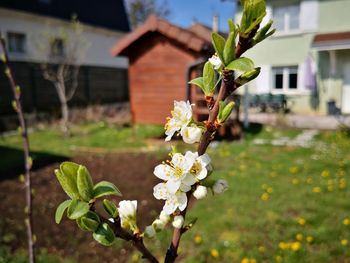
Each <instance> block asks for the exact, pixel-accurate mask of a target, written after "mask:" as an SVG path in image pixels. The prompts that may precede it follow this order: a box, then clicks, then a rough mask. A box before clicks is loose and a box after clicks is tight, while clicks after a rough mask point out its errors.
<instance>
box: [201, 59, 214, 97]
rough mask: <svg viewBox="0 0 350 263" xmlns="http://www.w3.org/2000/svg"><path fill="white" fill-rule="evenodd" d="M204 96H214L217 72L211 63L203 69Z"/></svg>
mask: <svg viewBox="0 0 350 263" xmlns="http://www.w3.org/2000/svg"><path fill="white" fill-rule="evenodd" d="M203 83H204V94H205V95H206V96H212V95H213V94H214V90H215V71H214V67H213V65H212V64H211V63H210V62H206V63H205V65H204V69H203Z"/></svg>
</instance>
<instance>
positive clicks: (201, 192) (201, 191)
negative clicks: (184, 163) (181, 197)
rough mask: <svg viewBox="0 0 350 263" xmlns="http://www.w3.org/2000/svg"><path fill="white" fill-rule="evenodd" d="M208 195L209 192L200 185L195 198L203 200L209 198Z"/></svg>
mask: <svg viewBox="0 0 350 263" xmlns="http://www.w3.org/2000/svg"><path fill="white" fill-rule="evenodd" d="M207 194H208V190H207V188H206V187H205V186H203V185H198V186H197V188H196V190H195V191H194V192H193V196H194V197H195V198H196V199H203V198H204V197H206V196H207Z"/></svg>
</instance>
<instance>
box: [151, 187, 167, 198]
mask: <svg viewBox="0 0 350 263" xmlns="http://www.w3.org/2000/svg"><path fill="white" fill-rule="evenodd" d="M153 195H154V197H155V198H156V199H158V200H166V199H167V198H168V196H169V192H168V188H167V187H166V185H165V183H159V184H157V185H156V186H155V187H153Z"/></svg>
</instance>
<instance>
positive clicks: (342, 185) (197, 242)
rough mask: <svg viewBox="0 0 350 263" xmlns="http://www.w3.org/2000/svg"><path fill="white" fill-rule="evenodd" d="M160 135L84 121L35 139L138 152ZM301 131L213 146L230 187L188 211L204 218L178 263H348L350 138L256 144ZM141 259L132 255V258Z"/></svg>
mask: <svg viewBox="0 0 350 263" xmlns="http://www.w3.org/2000/svg"><path fill="white" fill-rule="evenodd" d="M162 132H163V131H162V129H161V128H160V127H154V126H141V127H137V128H136V129H134V130H133V129H131V128H115V127H108V126H106V125H105V124H103V123H101V124H86V125H82V126H80V128H79V129H76V130H75V131H74V136H73V137H71V138H68V139H64V138H63V137H62V136H61V134H60V132H59V131H58V130H57V129H55V128H50V129H47V130H41V131H36V132H33V133H31V135H30V139H31V144H32V149H33V150H34V151H38V152H48V153H51V154H60V155H62V154H63V155H66V156H71V155H74V154H76V152H77V151H78V150H79V149H85V150H87V149H90V150H101V149H104V150H107V151H109V150H115V149H117V150H121V149H131V148H133V149H136V150H137V149H138V148H139V147H144V146H145V145H146V144H145V142H144V139H145V138H148V137H153V136H160V135H161V134H162ZM300 132H301V131H300V130H284V129H275V128H274V129H272V128H264V129H262V130H261V132H260V133H248V134H247V136H246V140H244V141H243V142H224V141H222V142H220V143H219V145H218V146H217V147H216V148H212V149H210V150H209V154H210V156H211V157H212V159H213V160H212V162H213V166H214V168H215V172H214V173H213V174H212V176H213V177H215V178H224V179H226V180H227V181H228V182H229V184H230V188H229V190H228V191H227V192H225V193H224V194H222V195H220V196H209V197H207V198H206V199H204V200H200V201H197V202H196V203H195V204H194V206H193V208H192V209H190V211H189V213H188V219H191V218H192V219H193V218H195V217H198V218H199V220H198V221H197V223H196V225H195V226H194V228H193V229H191V230H190V231H188V232H187V233H186V234H185V235H184V236H183V240H182V241H181V245H180V252H179V253H180V257H181V258H184V257H186V259H183V260H182V261H181V262H188V263H190V262H193V263H195V262H196V263H197V262H242V263H254V262H298V263H299V262H350V188H349V177H350V137H349V136H348V135H347V134H345V133H341V132H335V131H334V132H321V133H320V134H319V135H317V136H316V138H315V144H314V145H313V146H312V147H310V148H302V147H296V146H272V145H256V144H254V143H253V141H254V139H257V138H260V139H272V138H276V137H280V136H288V137H290V138H294V137H296V135H298V134H300ZM0 146H4V147H5V146H6V147H12V148H13V147H14V148H18V147H20V141H19V138H18V137H16V136H10V137H6V138H1V139H0ZM180 148H182V149H181V150H185V149H186V148H185V147H180ZM1 159H2V160H0V162H4V161H5V160H4V159H3V158H1ZM169 228H170V227H169ZM170 233H171V229H169V231H167V233H161V234H159V236H158V239H159V241H151V242H150V241H148V243H149V244H150V245H151V246H152V247H153V249H154V251H157V253H159V251H165V249H166V246H167V245H168V243H169V240H170ZM106 249H108V248H106ZM158 256H161V254H158ZM137 259H138V256H137V254H134V255H133V257H132V258H131V261H133V262H136V261H137ZM0 262H1V260H0ZM47 262H49V261H47Z"/></svg>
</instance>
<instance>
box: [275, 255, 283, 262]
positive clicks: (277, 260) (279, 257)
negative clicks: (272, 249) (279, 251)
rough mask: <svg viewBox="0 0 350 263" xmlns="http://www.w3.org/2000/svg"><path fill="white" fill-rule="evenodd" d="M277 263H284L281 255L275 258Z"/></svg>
mask: <svg viewBox="0 0 350 263" xmlns="http://www.w3.org/2000/svg"><path fill="white" fill-rule="evenodd" d="M275 260H276V262H282V260H283V258H282V257H281V256H280V255H277V256H276V257H275Z"/></svg>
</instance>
